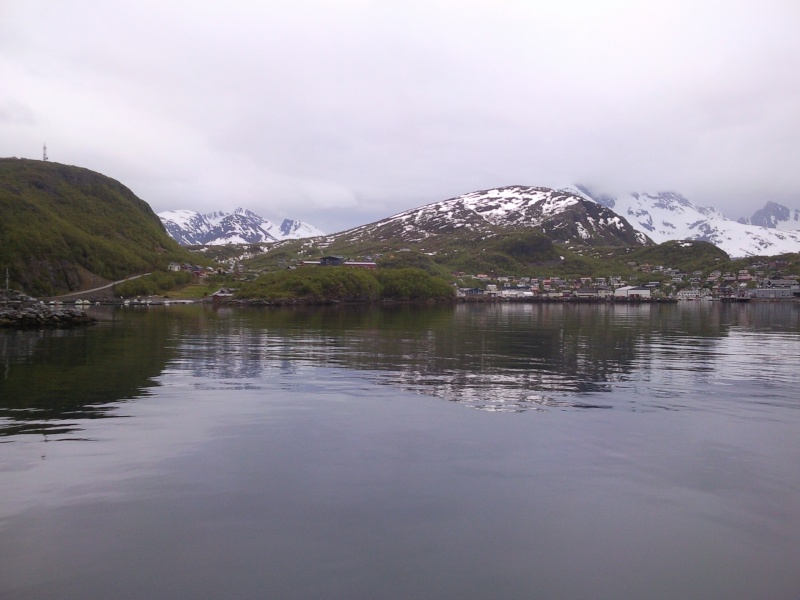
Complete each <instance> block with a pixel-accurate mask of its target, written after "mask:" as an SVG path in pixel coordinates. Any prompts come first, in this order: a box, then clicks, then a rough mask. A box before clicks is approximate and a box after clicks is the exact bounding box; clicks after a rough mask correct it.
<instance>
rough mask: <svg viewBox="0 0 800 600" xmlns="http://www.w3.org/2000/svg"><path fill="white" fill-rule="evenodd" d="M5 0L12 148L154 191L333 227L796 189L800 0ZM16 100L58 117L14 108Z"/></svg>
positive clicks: (728, 198) (2, 120) (160, 200)
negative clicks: (536, 195)
mask: <svg viewBox="0 0 800 600" xmlns="http://www.w3.org/2000/svg"><path fill="white" fill-rule="evenodd" d="M9 7H10V8H9ZM2 10H4V11H5V12H4V14H2V15H1V16H2V17H3V18H2V19H0V22H2V23H0V73H3V74H5V75H6V77H4V80H10V81H12V82H13V85H11V86H9V91H6V92H5V94H6V96H7V97H6V98H3V99H2V100H0V128H2V129H1V130H0V133H1V134H2V135H0V154H3V155H25V154H26V152H28V149H30V148H40V147H41V142H42V141H44V140H46V141H48V146H50V147H52V152H51V158H52V159H53V160H60V161H62V162H67V163H71V164H80V165H82V166H86V167H88V168H92V169H95V170H98V171H101V172H103V173H106V174H109V175H111V176H114V177H117V178H119V179H121V180H123V182H124V183H125V184H126V185H128V186H129V187H131V188H132V189H133V190H134V191H135V192H136V193H138V194H139V195H140V196H142V197H143V198H144V199H145V200H147V201H148V202H149V203H150V204H151V205H152V206H153V207H154V208H155V209H156V210H165V209H171V208H196V209H198V210H212V209H231V208H234V207H235V206H239V205H242V206H247V207H250V208H252V209H253V210H256V211H257V212H262V213H265V214H266V213H272V214H276V213H277V215H276V216H281V217H282V216H290V217H294V218H300V219H304V220H307V221H309V222H311V223H313V224H314V225H317V226H318V227H321V228H323V229H327V230H335V229H343V228H345V227H349V226H353V225H357V224H359V223H361V222H365V221H366V220H375V219H378V218H382V217H384V216H388V215H389V214H392V213H394V212H398V211H401V210H404V209H406V208H411V207H413V206H419V205H421V204H425V203H428V202H433V201H437V200H441V199H444V198H447V197H450V196H453V195H457V194H460V193H464V192H468V191H472V190H475V189H483V188H488V187H493V186H499V185H508V184H530V185H562V184H565V183H568V182H576V181H582V182H586V183H590V184H592V185H593V187H595V188H597V187H599V188H601V189H605V190H607V191H611V192H613V191H615V190H616V191H631V190H652V191H655V190H662V189H675V190H677V191H680V192H682V193H684V194H685V195H687V196H688V197H690V198H691V199H692V200H693V201H695V202H698V203H706V204H712V205H715V206H717V207H718V208H720V209H721V210H723V211H725V212H726V213H729V214H731V216H734V217H735V216H739V215H741V214H745V213H748V214H749V213H750V212H752V210H753V209H754V208H756V207H758V206H759V205H760V204H762V203H763V201H765V200H766V199H776V200H779V201H783V202H784V203H789V204H794V205H800V199H798V190H800V172H799V171H798V170H797V169H796V168H794V165H793V162H794V157H797V156H799V155H800V135H798V134H800V114H798V113H797V110H796V107H797V106H799V105H800V83H798V80H797V78H796V76H794V73H797V72H800V64H798V63H800V39H798V36H796V33H795V32H794V31H793V29H794V27H793V26H792V24H793V23H797V22H798V17H800V8H798V6H797V5H796V3H793V2H783V1H781V0H766V1H765V2H759V3H757V4H756V3H752V2H747V1H738V2H732V3H731V2H726V3H719V2H715V1H705V0H700V1H699V2H692V3H688V2H674V1H673V2H654V3H647V5H645V4H642V3H633V2H627V1H626V0H609V1H608V2H604V3H596V2H588V1H586V2H579V1H572V2H563V3H558V4H555V3H550V4H547V5H545V4H542V3H517V2H508V3H482V2H470V1H466V2H465V1H462V2H455V1H453V2H450V1H438V2H437V1H434V2H425V3H421V2H407V3H385V2H378V1H369V0H348V1H345V2H336V3H333V2H325V1H323V0H316V1H315V0H304V1H300V2H296V3H291V4H287V3H284V2H263V3H258V4H257V5H256V4H254V3H249V2H231V3H228V4H227V5H226V6H225V7H224V8H223V7H221V6H219V7H215V6H214V5H202V6H201V5H197V4H196V3H194V4H191V3H188V2H182V1H180V2H169V3H156V2H152V1H150V0H142V1H140V2H137V3H116V2H111V3H103V4H101V5H97V4H96V3H94V2H88V1H86V2H83V1H78V0H65V1H64V2H59V3H57V4H53V3H49V2H46V1H44V0H25V1H24V2H23V1H22V0H12V1H11V2H10V3H7V4H6V5H5V7H4V8H3V9H2ZM14 106H17V107H19V106H25V107H27V109H28V111H29V113H28V114H30V115H42V116H43V117H44V118H43V119H37V120H34V121H28V122H26V123H25V125H26V126H25V127H24V128H21V127H12V126H11V124H10V122H9V117H8V115H10V114H14V113H12V112H11V111H10V109H9V108H8V107H14ZM20 114H21V113H20ZM16 118H19V114H18V115H17V117H16Z"/></svg>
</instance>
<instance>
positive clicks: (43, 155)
mask: <svg viewBox="0 0 800 600" xmlns="http://www.w3.org/2000/svg"><path fill="white" fill-rule="evenodd" d="M42 160H50V159H48V158H47V144H45V145H44V148H42Z"/></svg>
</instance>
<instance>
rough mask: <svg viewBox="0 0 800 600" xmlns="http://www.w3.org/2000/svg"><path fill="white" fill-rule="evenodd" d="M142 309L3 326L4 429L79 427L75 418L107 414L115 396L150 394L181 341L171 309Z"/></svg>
mask: <svg viewBox="0 0 800 600" xmlns="http://www.w3.org/2000/svg"><path fill="white" fill-rule="evenodd" d="M130 312H131V311H129V313H130ZM136 317H139V318H136ZM136 317H135V318H134V320H133V321H130V320H127V319H126V320H110V321H105V322H102V323H101V324H99V325H97V326H96V327H92V328H88V329H81V330H70V331H54V330H50V331H17V332H11V331H8V332H2V333H0V365H2V372H1V373H0V418H1V419H0V436H8V435H13V434H17V433H43V434H54V433H64V432H68V431H74V430H76V429H77V428H78V427H77V425H76V424H75V423H73V422H70V421H71V420H74V419H93V418H101V417H104V416H107V415H109V414H111V413H113V411H114V409H115V406H114V405H113V404H112V403H114V402H118V401H120V400H127V399H130V398H136V397H140V396H142V395H143V394H145V393H146V390H147V388H149V387H152V386H153V385H154V383H153V378H155V377H156V376H158V375H159V374H160V373H161V372H162V371H163V369H164V366H165V365H166V363H167V361H168V360H169V359H170V357H171V355H172V353H173V349H172V348H171V347H169V345H168V344H167V343H166V334H167V332H168V328H167V327H166V326H165V321H164V318H163V317H164V315H160V317H161V318H159V315H157V314H155V313H151V314H149V315H145V314H143V313H142V314H141V315H136Z"/></svg>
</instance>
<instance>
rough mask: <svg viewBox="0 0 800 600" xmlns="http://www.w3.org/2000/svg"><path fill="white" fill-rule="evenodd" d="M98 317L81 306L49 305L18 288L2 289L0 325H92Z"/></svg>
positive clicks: (19, 326) (31, 326) (25, 326)
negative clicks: (88, 313)
mask: <svg viewBox="0 0 800 600" xmlns="http://www.w3.org/2000/svg"><path fill="white" fill-rule="evenodd" d="M96 322H97V319H95V318H94V317H90V316H89V315H87V314H86V312H85V311H83V310H81V309H79V308H69V307H63V306H48V305H47V304H45V303H44V302H42V301H41V300H37V299H36V298H32V297H30V296H27V295H25V294H23V293H22V292H19V291H17V290H0V327H13V328H16V329H38V328H41V327H57V328H65V327H75V326H77V325H91V324H92V323H96Z"/></svg>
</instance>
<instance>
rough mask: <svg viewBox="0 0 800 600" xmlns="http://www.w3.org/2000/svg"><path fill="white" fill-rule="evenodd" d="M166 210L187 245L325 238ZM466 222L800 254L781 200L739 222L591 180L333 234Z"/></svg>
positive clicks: (421, 235) (796, 217) (468, 201)
mask: <svg viewBox="0 0 800 600" xmlns="http://www.w3.org/2000/svg"><path fill="white" fill-rule="evenodd" d="M158 216H159V217H160V218H161V220H162V222H163V223H164V226H165V227H166V229H167V232H168V233H169V234H170V236H171V237H172V238H173V239H175V240H176V241H178V242H179V243H180V244H182V245H220V244H247V243H262V242H276V241H282V240H292V239H302V238H309V237H316V236H324V235H325V234H323V233H322V232H321V231H320V230H319V229H317V228H315V227H313V226H311V225H308V224H306V223H302V222H300V221H293V220H290V219H286V220H284V221H283V223H282V224H281V225H280V226H277V225H275V224H274V223H272V222H270V221H269V220H267V219H264V218H263V217H261V216H259V215H257V214H255V213H254V212H252V211H249V210H246V209H243V208H238V209H236V210H235V211H234V212H233V213H225V212H214V213H209V214H205V215H203V214H200V213H197V212H195V211H191V210H175V211H166V212H162V213H159V214H158ZM459 229H462V230H464V231H469V232H471V233H476V232H483V233H484V234H486V235H489V236H490V237H491V236H493V235H496V234H497V233H498V232H500V231H514V230H523V229H524V230H529V229H535V230H537V231H539V232H541V233H543V234H545V235H546V236H547V237H549V238H550V239H551V240H553V241H555V242H564V243H574V244H582V245H589V246H599V245H609V246H617V245H629V246H638V245H642V244H647V243H650V242H655V243H656V244H660V243H662V242H665V241H669V240H698V241H705V242H710V243H712V244H714V245H716V246H717V247H719V248H721V249H722V250H724V251H725V252H726V253H727V254H728V255H730V256H732V257H742V256H753V255H774V254H781V253H786V252H798V251H800V210H790V209H788V208H786V207H785V206H782V205H780V204H776V203H774V202H769V203H767V205H766V206H765V207H764V208H763V209H760V210H758V211H756V212H755V213H754V214H753V216H752V217H751V218H750V219H740V220H739V221H734V220H732V219H729V218H727V217H725V216H724V215H723V214H722V213H721V212H720V211H718V210H717V209H715V208H710V207H706V206H700V205H696V204H693V203H692V202H690V201H689V200H687V199H686V198H685V197H683V196H682V195H680V194H678V193H675V192H659V193H655V194H653V193H646V192H642V193H631V194H626V195H622V196H619V197H611V196H608V195H603V194H597V193H594V192H592V191H590V190H589V189H588V188H586V187H585V186H581V185H574V186H566V187H563V188H560V189H550V188H545V187H529V186H519V185H514V186H506V187H501V188H494V189H489V190H481V191H477V192H471V193H469V194H464V195H462V196H458V197H456V198H451V199H449V200H443V201H441V202H434V203H432V204H428V205H426V206H423V207H420V208H415V209H411V210H407V211H404V212H402V213H399V214H397V215H394V216H391V217H388V218H386V219H383V220H381V221H378V222H376V223H371V224H367V225H361V226H359V227H355V228H353V229H350V230H347V231H344V232H342V233H340V234H337V235H336V236H328V237H329V238H331V239H334V238H335V239H336V240H337V241H341V242H345V243H355V242H357V241H360V242H368V241H370V240H371V241H375V242H381V241H383V240H389V239H393V240H395V241H398V242H404V243H408V244H417V243H420V242H421V241H422V240H424V239H427V238H430V237H431V236H436V235H438V234H442V233H448V232H450V233H452V232H455V231H457V230H459Z"/></svg>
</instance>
